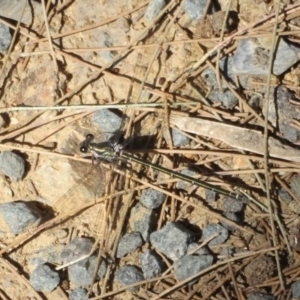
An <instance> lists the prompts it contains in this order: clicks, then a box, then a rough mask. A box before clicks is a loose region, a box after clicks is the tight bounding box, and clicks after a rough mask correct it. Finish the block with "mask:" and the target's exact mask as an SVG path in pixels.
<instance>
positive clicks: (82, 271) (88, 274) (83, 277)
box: [68, 255, 107, 287]
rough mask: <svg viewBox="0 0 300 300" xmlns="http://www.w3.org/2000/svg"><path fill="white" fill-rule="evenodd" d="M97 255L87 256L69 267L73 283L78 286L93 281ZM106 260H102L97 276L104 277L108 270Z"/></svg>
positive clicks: (98, 277)
mask: <svg viewBox="0 0 300 300" xmlns="http://www.w3.org/2000/svg"><path fill="white" fill-rule="evenodd" d="M96 263H97V257H96V256H95V255H93V256H90V257H88V258H85V259H83V260H81V261H79V262H77V263H76V264H73V265H71V266H69V267H68V273H69V279H70V281H71V283H72V284H74V285H75V286H76V287H77V286H87V285H90V284H91V283H92V279H93V273H94V270H95V268H96ZM106 266H107V265H106V262H105V260H103V259H102V260H101V263H100V266H99V267H98V272H97V277H96V279H97V280H99V279H100V278H102V277H104V275H105V272H106Z"/></svg>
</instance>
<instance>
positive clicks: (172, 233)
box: [150, 222, 194, 260]
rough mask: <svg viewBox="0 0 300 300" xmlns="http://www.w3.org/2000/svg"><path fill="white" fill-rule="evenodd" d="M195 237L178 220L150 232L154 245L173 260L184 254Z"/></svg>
mask: <svg viewBox="0 0 300 300" xmlns="http://www.w3.org/2000/svg"><path fill="white" fill-rule="evenodd" d="M193 239H194V234H193V233H192V232H191V231H190V230H188V229H187V228H185V227H184V226H183V225H181V224H180V223H178V222H170V223H168V224H167V225H165V226H164V227H163V228H162V229H160V230H158V231H155V232H153V233H151V234H150V242H151V244H152V246H153V247H154V248H155V249H157V250H158V251H159V252H162V253H163V254H164V255H166V256H167V257H168V258H170V259H172V260H177V259H178V258H180V257H182V256H184V255H185V253H186V251H187V248H188V245H189V244H190V243H191V242H192V241H193Z"/></svg>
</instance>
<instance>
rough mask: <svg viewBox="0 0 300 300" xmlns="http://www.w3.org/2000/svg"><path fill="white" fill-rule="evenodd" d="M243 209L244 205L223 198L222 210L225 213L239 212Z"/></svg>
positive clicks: (228, 198)
mask: <svg viewBox="0 0 300 300" xmlns="http://www.w3.org/2000/svg"><path fill="white" fill-rule="evenodd" d="M243 208H244V203H243V202H241V201H238V200H236V199H234V198H231V197H227V196H226V197H224V199H223V210H224V211H225V212H240V211H242V210H243Z"/></svg>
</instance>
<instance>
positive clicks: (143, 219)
mask: <svg viewBox="0 0 300 300" xmlns="http://www.w3.org/2000/svg"><path fill="white" fill-rule="evenodd" d="M156 219H157V216H156V213H155V212H154V211H153V210H150V209H148V208H146V207H144V206H142V205H141V204H140V203H137V204H136V205H135V206H134V207H133V208H132V210H131V213H130V219H129V223H130V227H131V229H132V231H137V232H139V233H140V234H141V235H142V237H143V240H144V241H145V242H147V241H149V237H150V233H151V231H152V228H153V224H155V222H156Z"/></svg>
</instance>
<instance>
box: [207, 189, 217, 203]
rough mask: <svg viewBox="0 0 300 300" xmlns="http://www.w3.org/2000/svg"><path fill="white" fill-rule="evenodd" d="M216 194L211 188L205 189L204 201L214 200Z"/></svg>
mask: <svg viewBox="0 0 300 300" xmlns="http://www.w3.org/2000/svg"><path fill="white" fill-rule="evenodd" d="M216 198H217V194H216V192H214V191H212V190H208V189H205V201H206V202H214V201H216Z"/></svg>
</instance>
